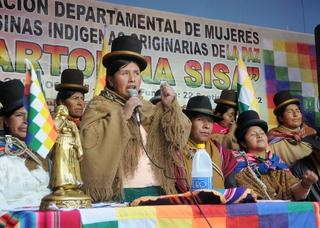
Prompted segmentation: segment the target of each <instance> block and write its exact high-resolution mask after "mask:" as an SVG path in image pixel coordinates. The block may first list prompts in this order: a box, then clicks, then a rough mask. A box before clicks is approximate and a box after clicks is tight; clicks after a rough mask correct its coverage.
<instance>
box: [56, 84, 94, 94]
mask: <svg viewBox="0 0 320 228" xmlns="http://www.w3.org/2000/svg"><path fill="white" fill-rule="evenodd" d="M54 88H55V90H57V91H61V90H75V91H79V92H81V93H87V92H88V91H89V87H88V86H87V85H84V86H82V85H79V84H72V83H63V84H56V85H55V86H54Z"/></svg>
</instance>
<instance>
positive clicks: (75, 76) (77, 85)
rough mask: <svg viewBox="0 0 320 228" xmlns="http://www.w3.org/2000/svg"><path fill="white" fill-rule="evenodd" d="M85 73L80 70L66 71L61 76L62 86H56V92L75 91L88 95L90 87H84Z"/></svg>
mask: <svg viewBox="0 0 320 228" xmlns="http://www.w3.org/2000/svg"><path fill="white" fill-rule="evenodd" d="M83 78H84V76H83V73H82V71H81V70H78V69H65V70H64V71H63V72H62V74H61V84H56V85H55V90H57V91H62V90H75V91H79V92H81V93H87V92H88V90H89V87H88V85H83Z"/></svg>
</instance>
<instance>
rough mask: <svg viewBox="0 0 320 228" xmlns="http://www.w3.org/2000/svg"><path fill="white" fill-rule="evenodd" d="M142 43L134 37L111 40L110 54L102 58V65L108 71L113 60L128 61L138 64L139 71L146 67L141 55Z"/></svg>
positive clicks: (120, 37)
mask: <svg viewBox="0 0 320 228" xmlns="http://www.w3.org/2000/svg"><path fill="white" fill-rule="evenodd" d="M141 49H142V43H141V41H140V40H139V39H138V38H137V37H135V36H119V37H117V38H116V39H114V40H113V42H112V46H111V52H110V53H107V54H106V55H104V56H103V59H102V63H103V65H104V66H105V67H106V68H107V69H108V67H109V66H110V64H111V63H112V62H113V61H114V60H119V59H121V60H128V61H133V62H135V63H137V64H138V66H139V68H140V71H143V70H144V69H145V68H146V67H147V61H146V60H145V58H144V57H143V56H142V55H141Z"/></svg>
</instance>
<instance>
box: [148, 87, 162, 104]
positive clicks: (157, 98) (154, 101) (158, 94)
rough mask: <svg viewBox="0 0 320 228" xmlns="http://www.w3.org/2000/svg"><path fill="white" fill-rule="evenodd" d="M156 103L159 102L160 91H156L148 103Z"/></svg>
mask: <svg viewBox="0 0 320 228" xmlns="http://www.w3.org/2000/svg"><path fill="white" fill-rule="evenodd" d="M158 101H161V93H160V89H158V90H157V91H156V92H155V93H154V96H153V97H151V99H150V102H151V103H152V104H156V103H157V102H158Z"/></svg>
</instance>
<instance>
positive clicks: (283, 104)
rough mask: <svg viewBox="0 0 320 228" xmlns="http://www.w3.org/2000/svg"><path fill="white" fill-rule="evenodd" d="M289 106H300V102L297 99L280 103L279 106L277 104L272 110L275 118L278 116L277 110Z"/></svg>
mask: <svg viewBox="0 0 320 228" xmlns="http://www.w3.org/2000/svg"><path fill="white" fill-rule="evenodd" d="M290 104H298V105H300V101H299V99H298V98H291V99H289V100H286V101H284V102H282V103H281V104H279V105H278V106H277V107H276V108H275V109H274V110H273V113H274V114H275V115H276V116H277V115H278V114H279V110H280V109H281V108H282V107H284V106H286V105H290Z"/></svg>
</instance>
